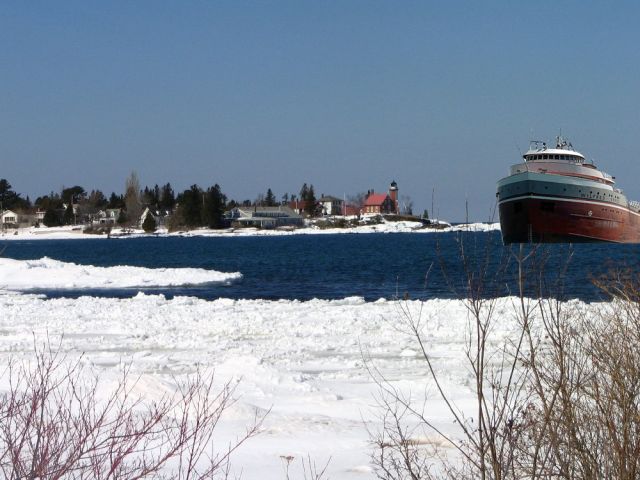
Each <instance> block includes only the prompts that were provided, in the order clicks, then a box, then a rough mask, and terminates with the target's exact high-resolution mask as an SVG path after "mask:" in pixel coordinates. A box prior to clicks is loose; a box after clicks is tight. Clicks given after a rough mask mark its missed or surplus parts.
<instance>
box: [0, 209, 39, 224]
mask: <svg viewBox="0 0 640 480" xmlns="http://www.w3.org/2000/svg"><path fill="white" fill-rule="evenodd" d="M35 220H36V217H35V215H31V214H28V213H19V212H14V211H13V210H5V211H4V212H2V216H1V217H0V222H1V223H2V228H18V227H29V226H31V225H33V224H34V223H35Z"/></svg>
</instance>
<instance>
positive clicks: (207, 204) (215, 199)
mask: <svg viewBox="0 0 640 480" xmlns="http://www.w3.org/2000/svg"><path fill="white" fill-rule="evenodd" d="M226 201H227V198H226V197H225V196H224V194H223V193H222V191H221V189H220V186H219V185H218V184H215V185H214V186H213V187H211V188H209V189H208V190H207V192H206V194H205V201H204V206H203V209H202V223H203V224H204V225H205V226H207V227H209V228H222V227H223V224H224V222H223V215H224V211H225V204H226Z"/></svg>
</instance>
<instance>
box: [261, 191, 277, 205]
mask: <svg viewBox="0 0 640 480" xmlns="http://www.w3.org/2000/svg"><path fill="white" fill-rule="evenodd" d="M264 203H265V205H266V206H267V207H275V206H276V196H275V195H274V194H273V192H272V191H271V189H270V188H268V189H267V195H266V196H265V197H264Z"/></svg>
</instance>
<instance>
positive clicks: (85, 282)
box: [0, 257, 242, 290]
mask: <svg viewBox="0 0 640 480" xmlns="http://www.w3.org/2000/svg"><path fill="white" fill-rule="evenodd" d="M241 278H242V274H240V273H238V272H235V273H223V272H217V271H215V270H204V269H201V268H143V267H129V266H118V267H95V266H92V265H77V264H75V263H67V262H61V261H58V260H53V259H51V258H47V257H44V258H41V259H39V260H13V259H10V258H2V257H0V289H11V290H29V289H42V288H56V289H71V288H73V289H78V288H152V287H178V286H185V285H200V284H209V283H230V282H233V281H236V280H239V279H241Z"/></svg>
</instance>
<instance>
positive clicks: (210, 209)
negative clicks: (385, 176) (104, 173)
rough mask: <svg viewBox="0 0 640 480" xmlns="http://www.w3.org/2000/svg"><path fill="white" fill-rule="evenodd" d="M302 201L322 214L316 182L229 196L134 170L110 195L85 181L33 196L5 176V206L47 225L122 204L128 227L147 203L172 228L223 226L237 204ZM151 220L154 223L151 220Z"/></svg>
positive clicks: (0, 198) (0, 199)
mask: <svg viewBox="0 0 640 480" xmlns="http://www.w3.org/2000/svg"><path fill="white" fill-rule="evenodd" d="M292 202H293V203H296V204H297V205H298V206H299V208H300V209H302V210H304V212H305V214H307V215H308V216H315V215H317V214H318V207H317V199H316V196H315V191H314V187H313V185H311V184H309V185H308V184H307V183H304V184H303V185H302V188H301V189H300V193H299V195H296V194H289V193H285V194H284V195H283V196H282V197H281V199H280V200H278V199H277V198H276V195H275V194H274V193H273V191H272V189H271V188H267V191H266V194H260V195H258V197H257V198H256V200H254V201H251V200H243V201H236V200H229V199H228V198H227V196H226V195H225V194H224V193H223V191H222V188H221V187H220V185H218V184H217V183H215V184H214V185H212V186H210V187H201V186H199V185H197V184H193V185H191V186H190V187H189V188H188V189H186V190H184V191H182V192H178V193H176V192H175V191H174V189H173V187H172V186H171V183H166V184H164V185H162V186H160V185H157V184H156V185H154V186H153V187H149V186H145V187H144V188H141V186H140V182H139V179H138V176H137V174H136V173H135V172H132V173H131V174H130V175H129V176H128V177H127V179H126V181H125V189H124V193H121V194H119V193H116V192H111V194H110V195H109V196H107V195H105V193H103V192H102V191H101V190H98V189H92V190H90V191H87V190H86V189H85V188H84V187H82V186H80V185H74V186H72V187H63V188H62V189H61V190H60V192H54V191H51V192H50V193H49V194H46V195H42V196H39V197H37V198H36V199H35V201H33V202H32V201H31V199H30V198H29V196H24V197H23V196H22V194H20V193H18V192H16V191H15V190H14V189H13V187H12V185H11V184H10V183H9V181H8V180H6V179H0V210H1V211H5V210H12V211H17V212H25V213H26V212H32V213H33V212H35V211H36V210H38V211H44V212H45V213H44V218H43V220H42V223H43V224H44V225H45V226H47V227H53V226H60V225H73V224H77V223H84V222H85V221H86V219H88V218H92V217H93V216H95V215H97V214H98V212H100V211H107V210H117V211H118V216H117V220H116V221H117V223H118V225H121V226H123V227H125V226H129V227H130V226H137V225H138V223H139V222H140V218H141V215H142V213H143V212H144V210H145V209H146V208H149V210H150V211H151V212H152V213H153V216H156V215H160V216H163V217H166V218H167V227H168V228H169V229H174V230H175V229H180V228H186V229H190V228H198V227H207V228H212V229H216V228H223V227H224V226H225V223H224V212H225V211H227V210H230V209H232V208H234V207H242V206H244V207H248V206H254V205H257V206H270V207H272V206H279V205H290V204H291V203H292ZM153 216H149V215H147V217H150V220H149V224H148V225H147V226H148V228H149V229H150V230H153V229H155V220H154V219H153ZM151 222H153V223H154V225H151Z"/></svg>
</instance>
